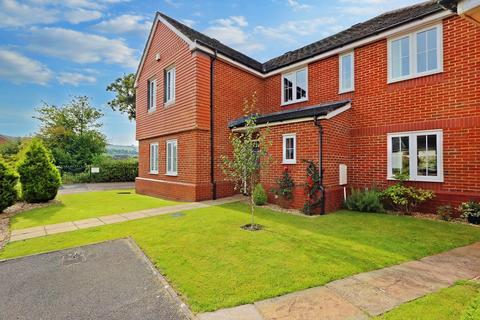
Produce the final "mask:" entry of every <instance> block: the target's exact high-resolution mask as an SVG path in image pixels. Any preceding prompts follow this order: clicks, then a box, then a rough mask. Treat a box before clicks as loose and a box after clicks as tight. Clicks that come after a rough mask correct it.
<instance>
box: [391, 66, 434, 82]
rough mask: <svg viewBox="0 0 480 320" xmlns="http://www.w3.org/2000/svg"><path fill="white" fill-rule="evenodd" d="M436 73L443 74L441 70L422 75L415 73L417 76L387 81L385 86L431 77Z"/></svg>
mask: <svg viewBox="0 0 480 320" xmlns="http://www.w3.org/2000/svg"><path fill="white" fill-rule="evenodd" d="M438 73H443V69H439V70H434V71H429V72H424V73H417V74H414V75H411V76H405V77H401V78H397V79H388V80H387V84H393V83H397V82H402V81H406V80H412V79H417V78H422V77H426V76H431V75H434V74H438Z"/></svg>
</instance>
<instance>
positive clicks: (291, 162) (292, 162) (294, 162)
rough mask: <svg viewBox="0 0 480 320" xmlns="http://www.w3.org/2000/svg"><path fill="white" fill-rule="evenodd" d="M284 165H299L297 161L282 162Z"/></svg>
mask: <svg viewBox="0 0 480 320" xmlns="http://www.w3.org/2000/svg"><path fill="white" fill-rule="evenodd" d="M282 164H297V161H296V160H295V161H282Z"/></svg>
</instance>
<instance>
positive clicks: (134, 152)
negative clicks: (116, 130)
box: [106, 144, 138, 158]
mask: <svg viewBox="0 0 480 320" xmlns="http://www.w3.org/2000/svg"><path fill="white" fill-rule="evenodd" d="M106 149H107V154H108V155H110V156H112V157H113V158H134V157H138V147H137V146H133V145H132V146H120V145H115V144H107V148H106Z"/></svg>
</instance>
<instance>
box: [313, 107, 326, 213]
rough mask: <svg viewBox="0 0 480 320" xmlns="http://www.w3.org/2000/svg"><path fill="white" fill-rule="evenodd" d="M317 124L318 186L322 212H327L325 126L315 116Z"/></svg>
mask: <svg viewBox="0 0 480 320" xmlns="http://www.w3.org/2000/svg"><path fill="white" fill-rule="evenodd" d="M314 122H315V125H316V126H317V127H318V188H319V189H320V192H321V193H322V200H321V201H322V202H321V204H320V214H321V215H324V214H325V187H324V185H323V127H322V124H321V123H320V119H319V118H318V116H317V117H315V119H314Z"/></svg>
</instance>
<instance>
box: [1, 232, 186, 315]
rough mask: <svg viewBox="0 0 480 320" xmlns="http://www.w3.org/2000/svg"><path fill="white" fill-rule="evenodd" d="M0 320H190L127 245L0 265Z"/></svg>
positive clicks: (79, 249)
mask: <svg viewBox="0 0 480 320" xmlns="http://www.w3.org/2000/svg"><path fill="white" fill-rule="evenodd" d="M0 310H1V312H0V319H50V320H57V319H58V320H60V319H115V320H129V319H143V320H154V319H171V320H188V319H192V318H193V316H192V314H191V312H190V311H189V310H188V308H187V307H186V305H185V304H184V303H183V302H182V301H181V300H180V299H179V297H178V296H177V294H176V293H175V292H174V291H173V290H172V289H171V287H170V286H169V285H168V283H167V281H166V280H165V279H164V278H163V277H162V276H161V275H160V274H159V273H158V271H157V270H156V269H155V267H154V266H153V265H152V263H151V262H150V261H149V260H148V259H147V257H146V256H145V255H144V254H143V252H142V251H141V250H140V249H139V248H138V247H137V246H136V245H135V243H134V242H133V241H132V240H130V239H120V240H114V241H107V242H103V243H99V244H94V245H88V246H82V247H77V248H72V249H67V250H61V251H55V252H49V253H44V254H37V255H32V256H27V257H23V258H17V259H11V260H5V261H0Z"/></svg>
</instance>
